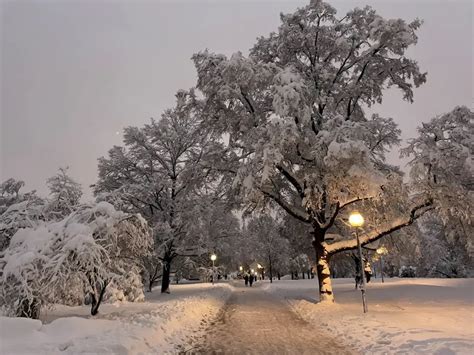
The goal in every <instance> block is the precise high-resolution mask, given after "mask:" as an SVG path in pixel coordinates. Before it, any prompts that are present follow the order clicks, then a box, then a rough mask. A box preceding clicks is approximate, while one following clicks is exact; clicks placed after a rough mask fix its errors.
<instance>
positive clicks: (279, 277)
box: [277, 271, 281, 280]
mask: <svg viewBox="0 0 474 355" xmlns="http://www.w3.org/2000/svg"><path fill="white" fill-rule="evenodd" d="M277 278H278V280H280V279H281V275H280V271H278V272H277Z"/></svg>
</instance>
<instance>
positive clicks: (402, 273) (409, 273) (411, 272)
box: [398, 265, 416, 277]
mask: <svg viewBox="0 0 474 355" xmlns="http://www.w3.org/2000/svg"><path fill="white" fill-rule="evenodd" d="M415 276H416V267H414V266H405V265H403V266H402V267H401V268H400V270H399V272H398V277H415Z"/></svg>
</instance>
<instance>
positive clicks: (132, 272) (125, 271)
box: [0, 202, 152, 318]
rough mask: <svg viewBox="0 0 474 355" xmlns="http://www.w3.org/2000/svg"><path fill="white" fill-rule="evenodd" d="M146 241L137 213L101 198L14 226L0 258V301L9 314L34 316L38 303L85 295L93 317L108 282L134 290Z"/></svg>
mask: <svg viewBox="0 0 474 355" xmlns="http://www.w3.org/2000/svg"><path fill="white" fill-rule="evenodd" d="M151 243H152V240H151V237H150V233H149V229H148V226H147V223H146V222H145V221H144V220H143V219H142V218H141V217H140V216H139V215H130V214H125V213H123V212H120V211H117V210H115V209H114V208H113V206H112V205H110V204H109V203H106V202H100V203H98V204H93V205H83V206H80V207H79V208H78V209H77V211H75V212H73V213H72V214H70V215H69V216H68V217H66V218H64V219H63V220H61V221H58V222H49V223H46V222H44V223H42V224H41V225H39V226H38V227H35V228H25V229H20V230H19V231H18V232H17V233H15V235H14V236H13V237H12V239H11V242H10V246H9V248H7V249H6V250H5V251H4V252H3V253H2V255H1V258H0V288H1V291H0V292H1V298H2V301H3V303H4V304H5V305H6V306H7V308H8V310H9V313H10V314H13V315H17V316H27V317H33V318H37V317H38V316H39V311H40V308H41V307H42V306H47V305H49V304H53V303H78V302H79V301H80V300H81V299H84V298H85V297H86V296H87V295H88V296H89V297H90V299H91V304H92V310H91V313H92V314H93V315H94V314H96V313H97V311H98V307H99V305H100V303H101V301H102V300H103V297H104V295H105V290H106V287H107V285H108V284H109V283H112V284H114V285H115V287H117V288H119V289H121V290H122V291H124V294H125V293H128V294H137V293H140V291H141V288H142V285H141V283H137V279H138V280H140V277H139V273H140V265H141V264H142V259H143V258H144V257H146V255H147V254H148V253H149V250H150V247H151ZM136 288H139V289H140V291H136V290H134V289H136ZM132 298H133V299H136V298H139V297H135V296H134V297H132Z"/></svg>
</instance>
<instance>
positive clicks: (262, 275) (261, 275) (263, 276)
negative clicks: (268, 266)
mask: <svg viewBox="0 0 474 355" xmlns="http://www.w3.org/2000/svg"><path fill="white" fill-rule="evenodd" d="M257 268H258V269H259V270H260V277H261V278H262V280H265V274H264V267H263V266H262V265H260V264H257Z"/></svg>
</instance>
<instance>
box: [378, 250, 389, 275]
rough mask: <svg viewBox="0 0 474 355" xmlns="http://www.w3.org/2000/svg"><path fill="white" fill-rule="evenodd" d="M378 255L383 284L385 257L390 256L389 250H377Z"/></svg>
mask: <svg viewBox="0 0 474 355" xmlns="http://www.w3.org/2000/svg"><path fill="white" fill-rule="evenodd" d="M376 253H377V254H378V255H379V256H380V274H381V275H382V283H384V280H383V256H384V255H387V254H388V250H387V248H385V247H380V248H377V250H376Z"/></svg>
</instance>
